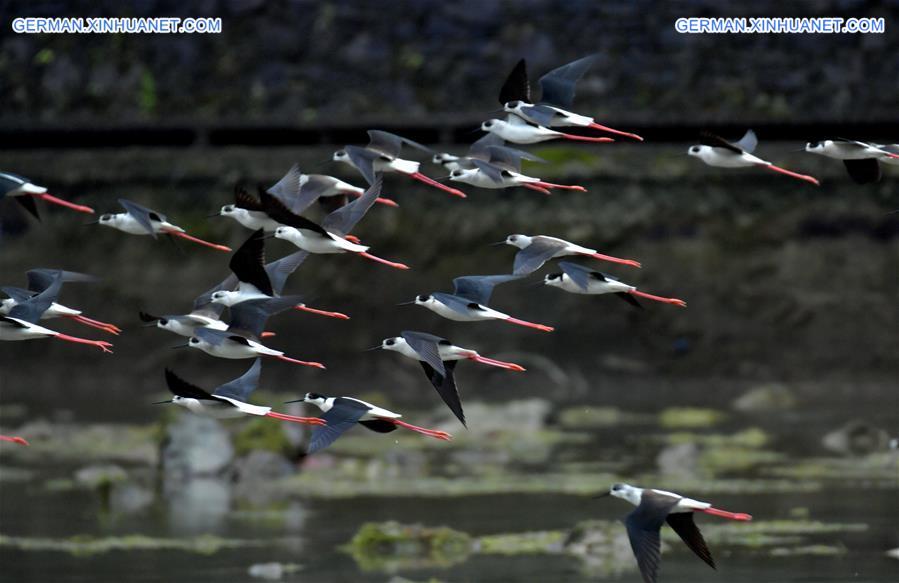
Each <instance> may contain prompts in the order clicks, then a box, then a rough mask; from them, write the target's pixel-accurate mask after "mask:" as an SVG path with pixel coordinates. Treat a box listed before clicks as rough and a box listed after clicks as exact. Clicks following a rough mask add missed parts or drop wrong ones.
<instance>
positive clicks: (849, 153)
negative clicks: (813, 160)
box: [805, 138, 899, 184]
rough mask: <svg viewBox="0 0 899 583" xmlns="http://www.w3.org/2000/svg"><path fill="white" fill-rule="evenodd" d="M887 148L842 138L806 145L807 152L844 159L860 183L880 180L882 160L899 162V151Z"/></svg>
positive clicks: (850, 172) (844, 162) (853, 177)
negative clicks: (895, 151)
mask: <svg viewBox="0 0 899 583" xmlns="http://www.w3.org/2000/svg"><path fill="white" fill-rule="evenodd" d="M887 148H889V146H877V145H874V144H869V143H867V142H859V141H857V140H845V139H842V138H837V139H833V140H822V141H819V142H809V143H807V144H806V145H805V151H806V152H811V153H813V154H819V155H821V156H826V157H828V158H834V159H836V160H842V161H843V165H844V166H846V172H847V173H848V174H849V177H850V178H852V180H854V181H855V182H856V183H858V184H869V183H871V182H877V181H878V180H880V162H885V161H887V160H891V161H893V163H899V152H897V153H894V152H890V151H889V150H888V149H887ZM888 163H889V162H888Z"/></svg>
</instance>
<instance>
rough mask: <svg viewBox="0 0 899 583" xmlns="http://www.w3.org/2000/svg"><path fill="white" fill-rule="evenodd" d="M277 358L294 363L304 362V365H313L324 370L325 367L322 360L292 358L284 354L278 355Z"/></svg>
mask: <svg viewBox="0 0 899 583" xmlns="http://www.w3.org/2000/svg"><path fill="white" fill-rule="evenodd" d="M275 358H277V359H278V360H283V361H284V362H289V363H292V364H302V365H303V366H311V367H314V368H320V369H322V370H324V369H325V365H323V364H322V363H320V362H311V361H306V360H297V359H296V358H290V357H289V356H285V355H283V354H279V355H276V356H275Z"/></svg>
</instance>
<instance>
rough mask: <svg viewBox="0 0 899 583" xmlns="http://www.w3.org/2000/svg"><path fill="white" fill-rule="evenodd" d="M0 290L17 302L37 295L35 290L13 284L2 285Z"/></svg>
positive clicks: (25, 300)
mask: <svg viewBox="0 0 899 583" xmlns="http://www.w3.org/2000/svg"><path fill="white" fill-rule="evenodd" d="M0 291H2V292H3V293H5V294H6V295H7V296H9V297H10V298H12V299H13V300H14V301H15V302H16V303H17V304H20V303H22V302H27V301H28V300H30V299H31V298H32V297H34V296H35V295H36V294H35V293H34V292H33V291H30V290H27V289H22V288H20V287H12V286H4V287H0Z"/></svg>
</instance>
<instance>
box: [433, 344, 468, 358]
mask: <svg viewBox="0 0 899 583" xmlns="http://www.w3.org/2000/svg"><path fill="white" fill-rule="evenodd" d="M437 354H439V355H440V360H463V359H466V358H469V357H471V356H476V355H477V352H476V351H474V350H468V349H467V348H462V347H461V346H456V345H451V346H438V347H437Z"/></svg>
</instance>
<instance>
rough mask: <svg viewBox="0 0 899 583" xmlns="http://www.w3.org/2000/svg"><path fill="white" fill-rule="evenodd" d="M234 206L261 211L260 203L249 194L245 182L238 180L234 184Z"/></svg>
mask: <svg viewBox="0 0 899 583" xmlns="http://www.w3.org/2000/svg"><path fill="white" fill-rule="evenodd" d="M234 206H236V207H237V208H241V209H244V210H248V211H262V210H263V208H262V203H261V202H260V201H259V199H258V198H256V197H255V196H253V195H252V194H250V192H249V191H248V190H247V186H246V184H244V183H243V182H238V183H237V184H235V185H234Z"/></svg>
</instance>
